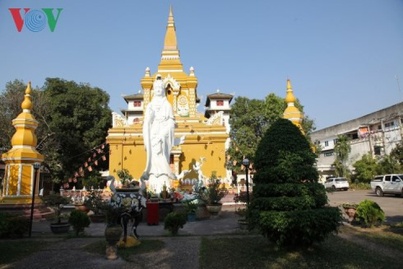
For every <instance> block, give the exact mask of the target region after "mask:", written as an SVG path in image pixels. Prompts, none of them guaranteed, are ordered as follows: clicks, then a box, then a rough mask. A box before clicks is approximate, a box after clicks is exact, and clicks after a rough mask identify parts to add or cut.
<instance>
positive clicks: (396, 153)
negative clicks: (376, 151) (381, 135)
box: [390, 141, 403, 165]
mask: <svg viewBox="0 0 403 269" xmlns="http://www.w3.org/2000/svg"><path fill="white" fill-rule="evenodd" d="M390 156H391V157H392V158H393V159H395V160H397V161H398V162H399V163H400V165H403V141H400V143H399V144H397V145H396V147H395V148H394V149H393V150H392V151H391V152H390Z"/></svg>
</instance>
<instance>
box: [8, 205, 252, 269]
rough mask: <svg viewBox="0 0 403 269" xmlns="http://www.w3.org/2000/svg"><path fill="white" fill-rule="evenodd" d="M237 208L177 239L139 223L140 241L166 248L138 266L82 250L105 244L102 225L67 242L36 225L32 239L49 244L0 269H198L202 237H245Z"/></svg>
mask: <svg viewBox="0 0 403 269" xmlns="http://www.w3.org/2000/svg"><path fill="white" fill-rule="evenodd" d="M237 207H238V206H236V205H230V202H229V203H228V204H227V205H225V206H223V209H222V212H221V213H220V215H219V216H217V217H214V218H210V219H206V220H199V221H195V222H187V223H186V224H185V226H184V228H183V229H180V230H179V234H178V236H176V237H172V236H169V233H168V231H166V230H164V225H163V223H161V222H160V224H159V225H153V226H149V225H147V224H146V223H145V222H142V223H140V225H139V226H138V227H137V232H138V234H139V236H140V240H141V239H151V238H152V239H159V240H162V241H163V242H164V243H165V247H164V248H162V249H161V250H159V251H154V252H149V253H145V254H137V255H134V256H133V259H135V260H136V261H137V262H127V261H125V260H123V259H121V258H119V259H117V260H114V261H110V260H107V259H106V258H105V255H101V254H94V253H89V252H86V251H85V250H84V249H83V248H84V247H85V246H86V245H88V244H90V243H93V242H97V241H98V242H99V241H100V240H104V231H105V224H104V223H91V225H90V227H88V228H86V230H85V233H86V234H87V235H88V237H85V238H70V239H67V240H66V237H65V236H62V237H61V236H58V235H54V234H52V232H51V231H50V227H49V222H48V221H39V222H35V223H34V224H33V229H32V239H27V240H28V241H29V240H36V239H46V240H50V241H52V243H51V244H50V245H49V246H48V247H46V248H45V249H43V250H40V251H38V252H36V253H34V254H33V255H30V256H28V257H26V258H24V259H22V260H20V261H17V262H15V263H13V264H0V269H6V268H7V269H9V268H30V269H36V268H38V269H45V268H58V269H68V268H78V269H80V268H85V269H89V268H101V269H103V268H105V269H108V268H114V269H115V268H123V269H124V268H162V269H164V268H167V269H169V268H175V269H181V268H183V269H184V268H186V269H189V268H199V250H200V241H201V236H227V235H231V236H236V235H237V234H238V235H239V234H241V233H245V232H244V231H242V230H240V229H239V227H238V223H237V219H238V218H239V217H238V215H236V214H235V213H234V212H235V209H236V208H237Z"/></svg>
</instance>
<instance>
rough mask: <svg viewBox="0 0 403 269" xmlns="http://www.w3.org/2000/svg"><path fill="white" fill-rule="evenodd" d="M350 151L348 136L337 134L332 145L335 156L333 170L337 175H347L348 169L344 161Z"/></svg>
mask: <svg viewBox="0 0 403 269" xmlns="http://www.w3.org/2000/svg"><path fill="white" fill-rule="evenodd" d="M350 152H351V146H350V142H349V139H348V137H347V136H345V135H338V136H337V142H336V145H335V146H334V153H335V155H336V158H335V161H334V164H333V165H334V166H335V168H336V171H335V172H336V175H337V176H338V177H347V173H348V169H347V163H346V162H347V160H348V155H349V154H350Z"/></svg>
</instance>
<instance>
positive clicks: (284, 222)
mask: <svg viewBox="0 0 403 269" xmlns="http://www.w3.org/2000/svg"><path fill="white" fill-rule="evenodd" d="M341 220H342V219H341V215H340V211H339V209H338V208H332V207H323V208H319V209H307V210H293V211H263V212H261V213H260V220H259V227H260V229H261V231H262V233H263V234H264V235H265V237H267V238H268V239H269V240H270V241H271V242H274V243H275V244H277V245H278V246H309V245H312V244H313V243H315V242H322V241H323V240H325V239H326V237H327V236H328V235H329V234H330V233H332V232H334V231H336V230H337V228H338V226H339V225H340V222H341Z"/></svg>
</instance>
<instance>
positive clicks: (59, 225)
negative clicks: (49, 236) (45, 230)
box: [41, 194, 70, 233]
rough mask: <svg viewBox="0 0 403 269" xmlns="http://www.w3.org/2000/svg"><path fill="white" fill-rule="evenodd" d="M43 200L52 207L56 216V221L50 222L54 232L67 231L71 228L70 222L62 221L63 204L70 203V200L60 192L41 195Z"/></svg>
mask: <svg viewBox="0 0 403 269" xmlns="http://www.w3.org/2000/svg"><path fill="white" fill-rule="evenodd" d="M41 199H42V202H43V203H44V204H45V205H46V206H47V207H50V208H51V209H52V210H53V212H54V214H55V217H56V222H53V223H51V224H50V229H51V230H52V232H53V233H67V232H68V231H69V229H70V224H69V223H68V222H67V221H64V222H62V210H63V206H64V205H67V204H69V202H70V200H69V199H68V198H67V197H64V196H61V195H60V194H49V195H47V196H41Z"/></svg>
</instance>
